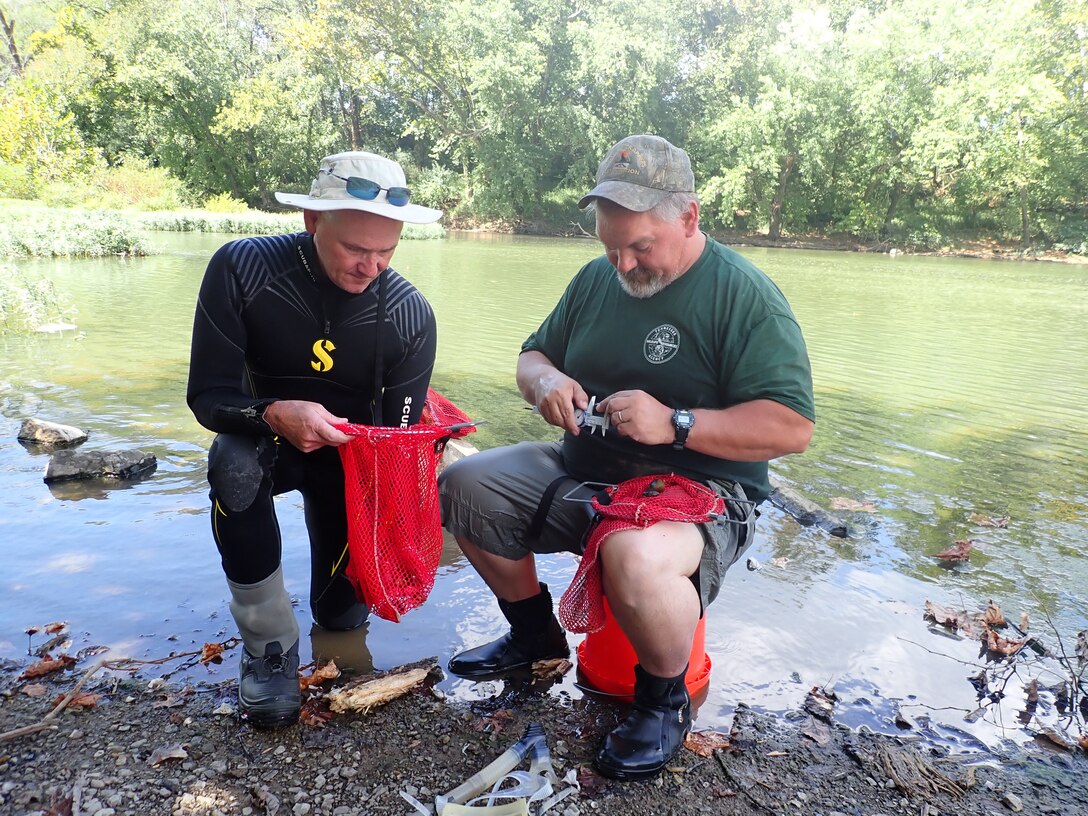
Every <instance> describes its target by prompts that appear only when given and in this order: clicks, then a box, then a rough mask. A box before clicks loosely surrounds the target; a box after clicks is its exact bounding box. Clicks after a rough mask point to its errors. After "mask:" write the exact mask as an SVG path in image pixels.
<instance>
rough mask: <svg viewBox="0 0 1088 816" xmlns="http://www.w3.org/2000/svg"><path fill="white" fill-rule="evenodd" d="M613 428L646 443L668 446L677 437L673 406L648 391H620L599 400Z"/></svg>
mask: <svg viewBox="0 0 1088 816" xmlns="http://www.w3.org/2000/svg"><path fill="white" fill-rule="evenodd" d="M598 407H600V409H601V410H602V412H604V413H606V414H608V421H609V423H610V424H611V425H612V431H613V432H614V433H618V434H619V435H620V436H626V437H627V438H628V439H633V440H634V441H635V442H640V443H642V444H643V445H669V444H672V441H673V439H675V438H676V429H675V428H673V426H672V408H670V407H669V406H667V405H664V404H662V403H660V402H658V401H657V400H656V399H654V398H653V397H651V396H650V395H649V394H647V393H646V392H645V391H617V392H616V393H615V394H610V395H609V396H607V397H605V398H604V399H603V400H601V401H600V403H598Z"/></svg>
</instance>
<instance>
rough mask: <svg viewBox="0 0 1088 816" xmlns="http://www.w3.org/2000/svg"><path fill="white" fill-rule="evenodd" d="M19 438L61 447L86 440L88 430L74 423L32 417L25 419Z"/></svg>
mask: <svg viewBox="0 0 1088 816" xmlns="http://www.w3.org/2000/svg"><path fill="white" fill-rule="evenodd" d="M19 439H21V440H23V441H24V442H34V443H36V444H38V445H52V446H54V447H60V446H65V445H79V444H81V443H82V442H86V441H87V432H86V431H84V430H80V429H79V428H76V427H74V426H72V425H61V424H60V423H59V422H50V421H49V420H47V419H37V418H35V417H30V418H29V419H24V420H23V425H22V427H21V428H19Z"/></svg>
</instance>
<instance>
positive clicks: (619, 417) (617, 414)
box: [616, 411, 623, 425]
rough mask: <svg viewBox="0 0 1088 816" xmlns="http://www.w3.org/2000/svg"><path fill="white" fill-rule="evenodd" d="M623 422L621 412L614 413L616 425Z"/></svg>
mask: <svg viewBox="0 0 1088 816" xmlns="http://www.w3.org/2000/svg"><path fill="white" fill-rule="evenodd" d="M621 422H623V411H616V424H617V425H619V424H620V423H621Z"/></svg>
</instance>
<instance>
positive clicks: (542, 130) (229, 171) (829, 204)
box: [0, 0, 1088, 251]
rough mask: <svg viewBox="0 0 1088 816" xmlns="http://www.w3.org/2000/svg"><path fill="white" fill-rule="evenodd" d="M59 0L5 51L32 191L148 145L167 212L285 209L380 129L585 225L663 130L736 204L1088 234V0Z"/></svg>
mask: <svg viewBox="0 0 1088 816" xmlns="http://www.w3.org/2000/svg"><path fill="white" fill-rule="evenodd" d="M52 9H53V7H52V5H51V4H47V3H45V2H27V3H23V4H20V5H19V6H18V8H17V15H18V19H17V22H18V23H20V25H19V26H17V27H16V28H15V31H17V32H20V33H19V36H18V37H16V38H15V40H14V41H13V43H12V44H11V45H12V47H11V48H9V49H8V52H9V53H8V54H7V55H5V56H4V57H3V59H6V60H7V62H5V63H3V66H4V70H3V71H0V193H3V194H6V195H10V196H23V197H41V196H43V195H44V196H45V197H46V198H50V197H52V199H53V200H55V201H60V200H63V201H66V202H69V203H72V202H73V201H76V200H77V199H79V198H80V194H79V190H80V187H81V185H85V184H87V183H91V184H94V185H95V186H96V187H101V186H103V182H108V181H109V180H110V176H108V175H105V176H104V175H102V173H103V171H102V168H103V167H111V168H118V167H123V168H129V169H133V168H134V170H133V172H134V173H135V174H136V175H139V174H145V175H148V176H149V178H150V179H151V182H149V183H152V182H154V181H155V176H154V174H155V173H160V174H161V173H165V172H168V173H169V175H170V176H171V177H172V178H175V179H177V180H179V181H180V183H181V184H182V185H183V186H184V189H181V190H173V191H169V190H167V186H166V185H165V184H164V183H163V182H162V179H161V177H160V178H159V179H158V183H159V187H160V189H161V191H162V192H163V194H164V195H165V196H166V197H165V198H162V199H161V200H160V199H159V198H158V196H156V195H143V196H141V200H142V202H143V204H142V206H145V207H147V208H159V207H166V206H170V207H171V208H173V207H176V206H177V203H184V202H185V201H186V200H192V201H203V200H212V201H218V202H222V203H223V204H224V205H229V202H231V201H237V202H244V203H245V204H246V205H247V206H249V207H261V208H268V207H274V206H275V202H274V198H273V195H272V194H273V192H274V191H275V190H302V189H306V187H307V186H308V185H309V182H310V179H311V177H312V173H313V168H314V167H315V165H316V163H317V162H318V160H319V159H320V158H321V157H322V156H323V155H326V154H328V153H332V152H336V151H339V150H343V149H370V150H375V151H376V152H381V153H386V154H390V155H392V154H396V155H398V156H399V157H400V158H401V160H402V163H403V164H405V166H406V169H407V171H408V175H409V179H410V183H411V184H412V185H413V186H414V188H415V190H416V196H417V198H418V200H420V201H422V202H423V203H426V204H430V205H432V206H439V207H442V208H443V209H446V210H448V211H451V212H452V213H454V214H455V215H457V216H460V217H462V218H464V219H469V220H484V219H486V220H495V219H501V220H504V221H507V222H511V223H518V222H522V223H524V222H535V221H540V220H545V221H550V222H553V223H567V222H570V221H572V220H574V218H575V216H576V213H575V212H565V213H559V212H557V211H556V207H555V203H556V202H568V201H573V200H574V199H575V197H576V194H577V193H578V192H581V191H584V190H585V188H586V185H587V184H588V183H589V181H590V180H591V179H592V177H593V174H594V172H595V169H596V163H597V161H598V159H599V157H600V156H601V155H603V153H604V151H605V150H606V149H607V147H608V146H609V145H610V144H611V143H613V142H614V141H615V140H616V139H618V138H620V137H622V136H624V135H626V134H628V133H635V132H652V133H658V134H660V135H663V136H665V137H666V138H669V139H671V140H672V141H674V142H676V143H678V144H682V145H684V146H685V147H687V148H688V150H689V152H690V153H691V154H692V157H693V160H694V162H695V165H696V178H697V180H698V183H699V192H700V194H701V196H702V199H703V212H704V220H705V222H706V223H707V224H708V225H709V226H711V227H716V228H741V229H760V230H766V231H767V232H768V233H769V234H770V235H771V236H772V237H778V236H780V235H786V234H789V233H804V232H810V231H823V232H831V231H844V232H849V233H853V234H855V235H858V236H861V237H863V238H865V239H867V240H881V241H887V242H889V243H894V244H903V243H908V244H913V245H918V246H927V247H933V246H939V245H941V244H944V243H947V242H948V241H949V240H950V239H951V238H952V237H954V236H957V235H967V234H972V235H974V234H985V235H990V236H993V237H998V238H1011V239H1014V240H1016V241H1018V242H1019V243H1020V244H1021V245H1023V246H1024V247H1027V246H1028V245H1030V244H1032V243H1034V242H1037V241H1042V242H1044V243H1049V244H1052V245H1055V246H1059V247H1063V248H1066V249H1068V250H1070V251H1083V249H1084V247H1085V244H1086V243H1088V232H1086V231H1085V227H1084V224H1085V222H1086V221H1088V215H1086V212H1088V143H1086V142H1088V90H1086V89H1088V59H1086V57H1085V54H1086V53H1088V3H1085V2H1084V0H1075V1H1074V2H1069V1H1068V0H1061V2H1059V0H1011V1H1010V2H1007V3H1003V4H994V3H992V2H990V1H989V0H886V1H884V2H862V0H833V2H827V3H823V4H820V3H815V2H812V1H811V0H764V1H763V2H754V0H696V2H694V3H690V2H688V3H682V2H680V1H679V0H643V2H639V3H636V2H634V0H601V2H598V3H594V4H588V5H586V4H578V3H575V2H574V0H518V2H514V0H443V2H438V0H403V2H399V3H394V4H390V3H386V2H379V0H351V2H348V0H278V2H276V3H273V4H270V5H269V4H259V3H257V2H256V1H255V0H192V2H188V3H174V2H169V0H102V2H98V3H95V4H79V5H78V6H75V5H73V6H71V7H60V8H59V9H57V10H56V11H53V10H52ZM0 51H2V49H0ZM15 55H18V61H16V56H15ZM57 183H60V184H62V185H67V186H62V187H59V188H51V187H50V186H49V185H52V184H57ZM105 186H107V188H108V189H109V192H108V194H107V195H106V196H105V199H104V201H105V203H110V204H112V203H115V202H116V201H117V200H124V201H128V202H129V203H130V204H131V203H132V196H131V195H126V194H125V193H124V192H123V191H121V192H118V191H117V190H116V189H112V188H110V187H109V185H108V184H106V185H105ZM84 198H85V197H84ZM171 200H173V201H174V202H175V203H173V204H171V203H170V201H171ZM76 203H84V204H85V203H86V202H85V200H84V201H82V202H78V201H76Z"/></svg>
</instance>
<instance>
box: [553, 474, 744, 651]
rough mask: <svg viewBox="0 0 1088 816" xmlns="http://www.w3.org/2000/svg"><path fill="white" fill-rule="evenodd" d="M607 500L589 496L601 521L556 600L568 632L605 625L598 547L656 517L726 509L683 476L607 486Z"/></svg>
mask: <svg viewBox="0 0 1088 816" xmlns="http://www.w3.org/2000/svg"><path fill="white" fill-rule="evenodd" d="M607 493H608V499H607V500H606V501H607V504H606V503H604V501H601V500H598V498H597V497H596V496H594V497H593V500H592V501H593V507H594V509H595V510H596V511H597V514H598V515H599V516H600V521H599V522H598V523H597V526H596V527H594V528H593V531H592V532H591V533H590V535H589V541H587V542H586V551H585V553H584V554H583V555H582V562H581V563H580V564H579V565H578V571H577V572H576V573H575V574H574V580H572V581H571V582H570V586H569V587H567V591H566V592H564V593H563V597H562V598H560V599H559V621H560V622H561V623H562V624H563V626H565V627H566V628H567V629H568V630H569V631H571V632H585V633H592V632H597V631H599V630H600V629H602V628H603V627H604V621H605V615H604V602H603V599H604V583H603V581H602V580H601V565H600V564H599V563H598V562H597V550H598V549H599V548H600V546H601V542H602V541H604V539H605V538H607V537H608V536H610V535H612V533H618V532H619V531H621V530H632V529H635V528H641V529H645V528H646V527H649V526H650V525H651V524H656V523H657V522H659V521H683V522H689V523H693V524H703V523H705V522H708V521H711V520H712V519H713V518H715V517H716V516H720V515H722V514H724V513H725V500H724V499H723V498H722V497H721V496H719V495H718V494H717V493H715V492H714V491H713V490H711V489H710V488H709V487H707V486H706V485H703V484H699V483H698V482H693V481H692V480H691V479H686V478H684V477H683V476H677V475H675V474H668V475H665V476H639V477H638V478H636V479H628V480H627V481H626V482H621V483H620V484H618V485H616V486H615V487H610V488H608V490H607Z"/></svg>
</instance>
